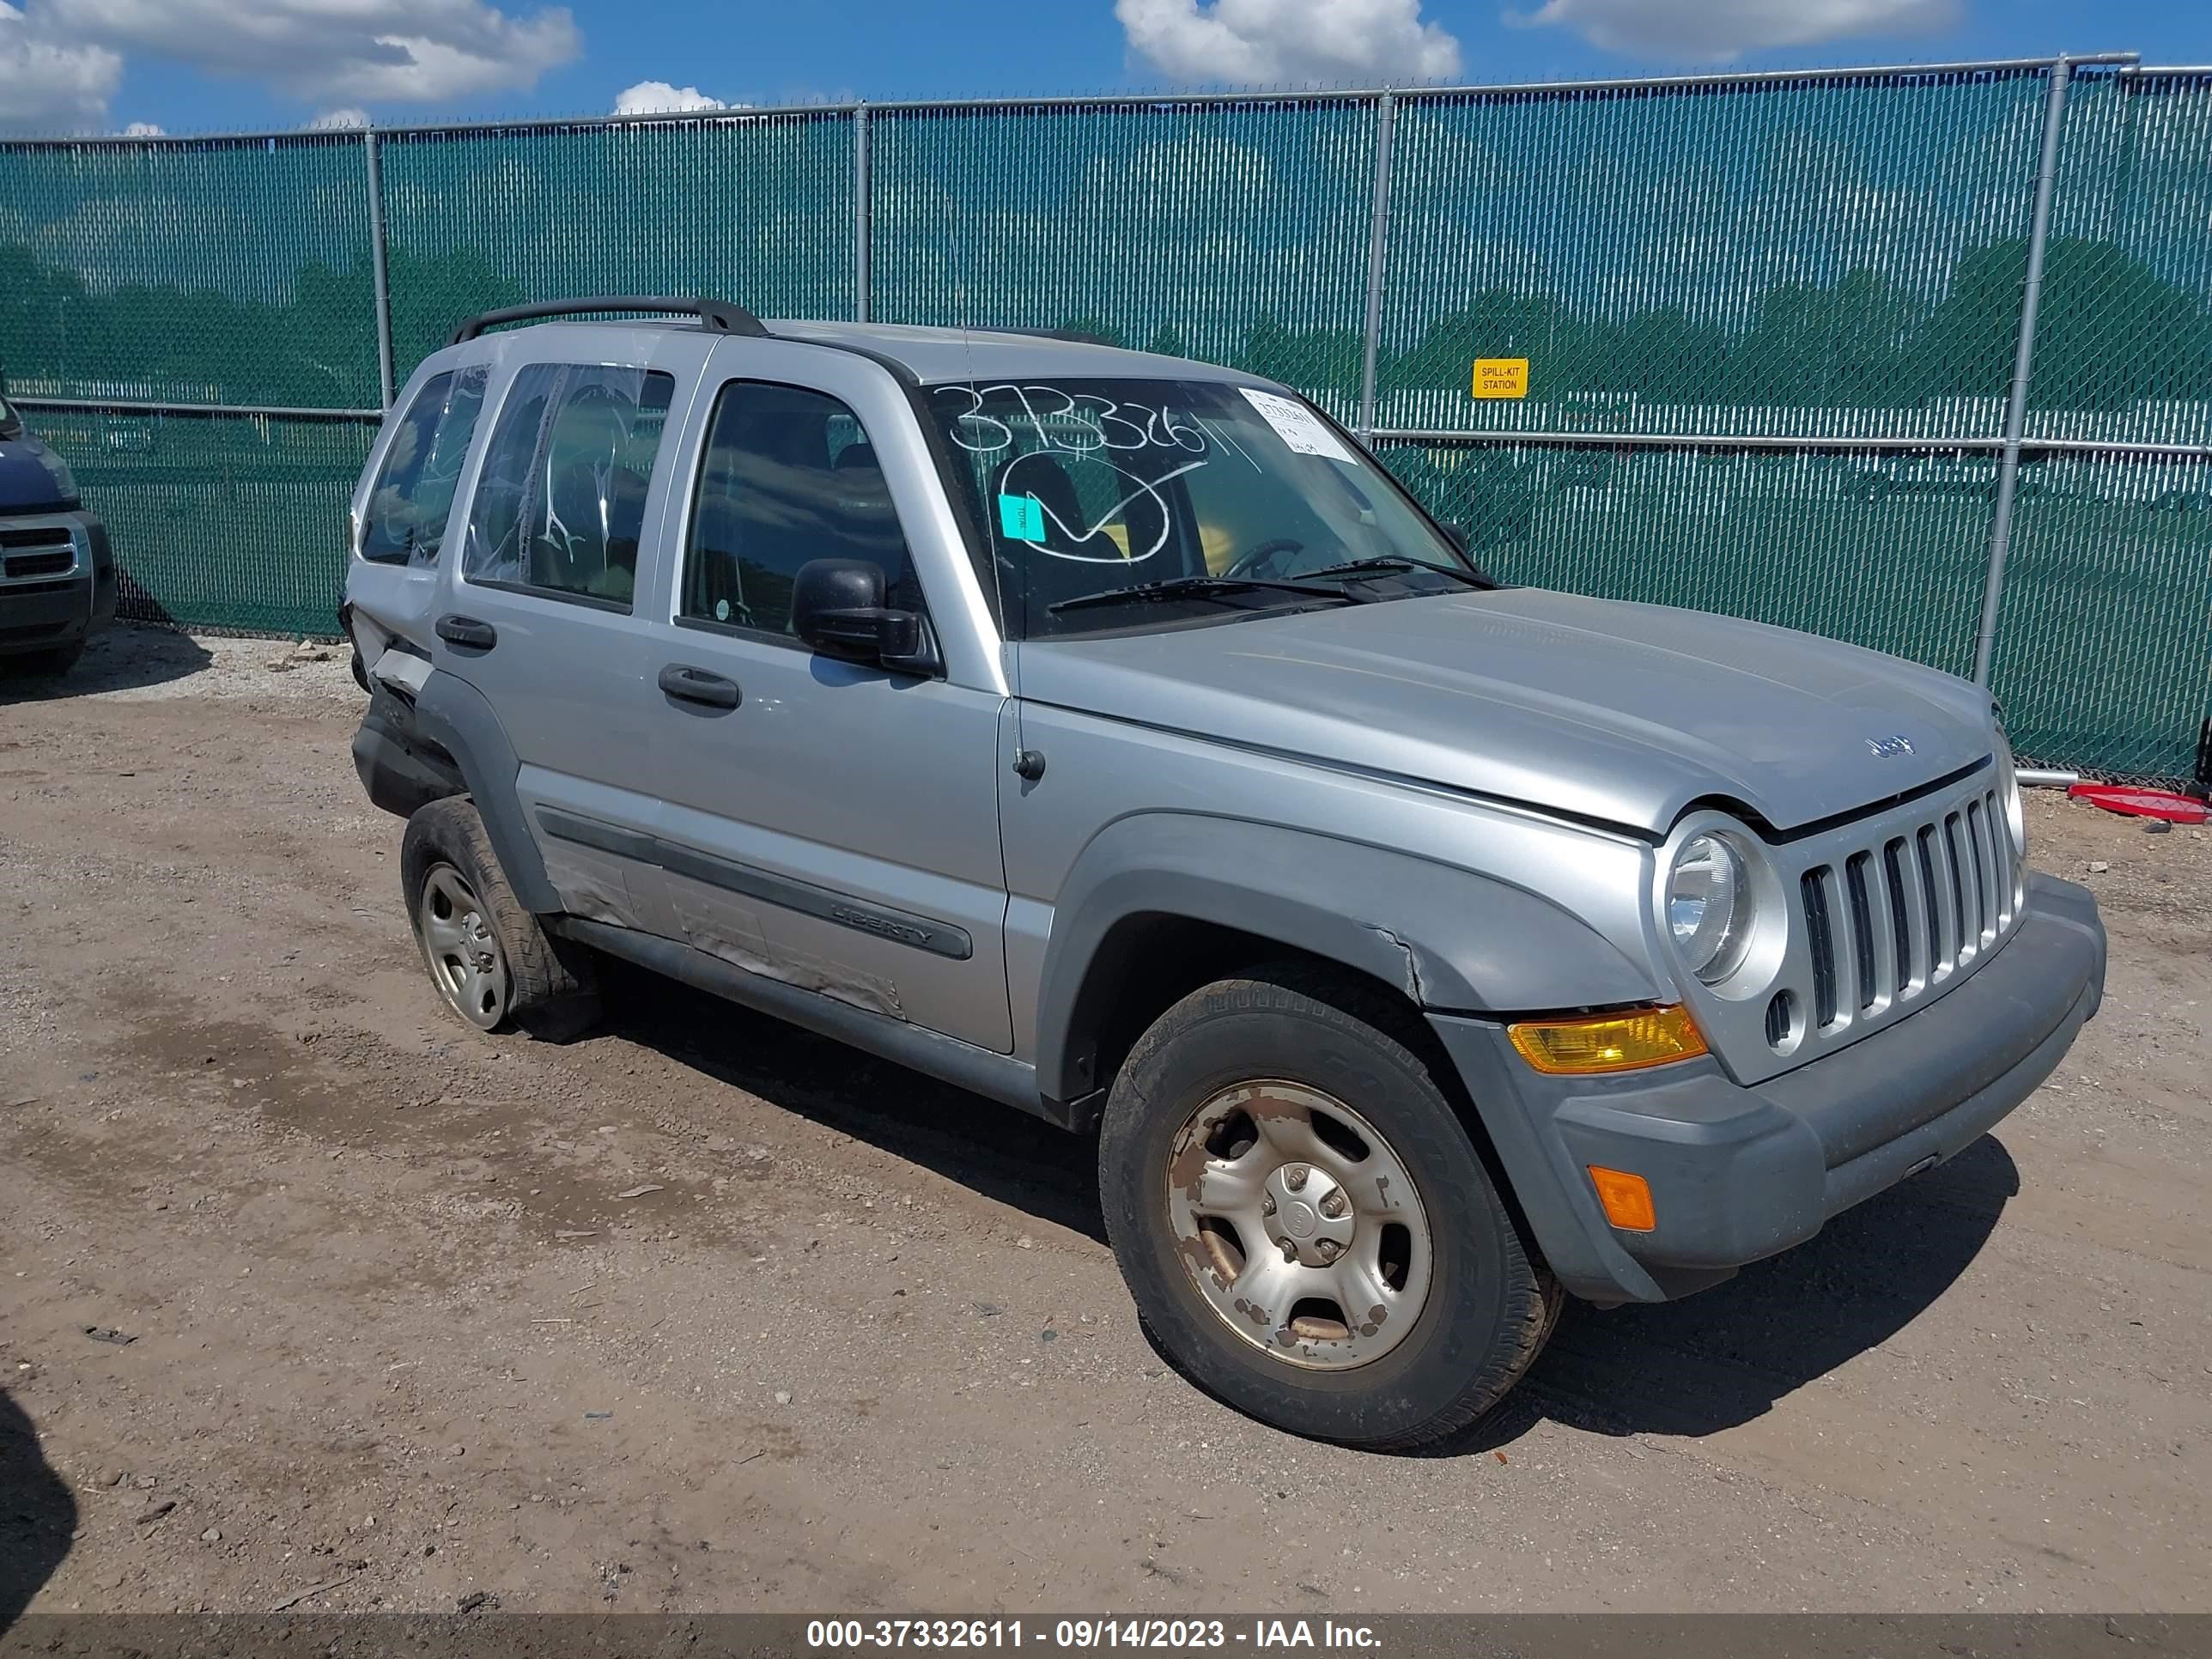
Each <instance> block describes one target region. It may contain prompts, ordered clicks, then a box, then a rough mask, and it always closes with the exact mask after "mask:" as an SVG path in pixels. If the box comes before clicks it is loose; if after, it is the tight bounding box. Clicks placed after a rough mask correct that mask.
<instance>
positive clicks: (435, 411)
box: [361, 366, 484, 565]
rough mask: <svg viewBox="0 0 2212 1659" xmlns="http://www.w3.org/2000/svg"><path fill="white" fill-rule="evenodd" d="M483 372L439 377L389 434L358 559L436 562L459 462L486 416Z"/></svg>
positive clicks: (426, 386)
mask: <svg viewBox="0 0 2212 1659" xmlns="http://www.w3.org/2000/svg"><path fill="white" fill-rule="evenodd" d="M483 394H484V370H483V368H482V367H481V366H478V367H474V368H464V369H461V370H459V372H457V373H456V372H453V371H448V372H447V373H445V374H434V375H432V376H431V377H430V379H429V380H428V381H427V382H425V383H424V385H423V387H422V391H421V392H417V393H416V398H415V401H414V403H413V404H411V405H410V406H409V408H408V410H407V413H406V414H405V415H404V416H402V417H401V419H400V422H399V428H398V431H397V432H395V433H393V434H392V447H391V448H389V449H387V450H386V452H385V454H384V465H383V466H382V467H381V468H380V469H379V470H378V471H377V475H376V487H375V489H374V490H372V491H371V492H370V494H369V498H368V514H367V517H366V520H365V521H364V522H363V523H362V529H361V556H362V558H364V559H368V560H372V561H374V562H376V563H378V564H407V565H429V564H435V563H436V562H438V549H439V547H440V546H441V544H443V542H444V541H445V538H446V520H447V515H448V514H449V513H452V511H453V487H454V485H456V484H457V483H459V482H460V477H461V461H462V459H463V458H464V457H465V455H467V453H468V451H469V444H470V441H471V440H472V439H473V438H474V437H475V436H476V431H477V416H478V415H479V414H481V413H482V412H483Z"/></svg>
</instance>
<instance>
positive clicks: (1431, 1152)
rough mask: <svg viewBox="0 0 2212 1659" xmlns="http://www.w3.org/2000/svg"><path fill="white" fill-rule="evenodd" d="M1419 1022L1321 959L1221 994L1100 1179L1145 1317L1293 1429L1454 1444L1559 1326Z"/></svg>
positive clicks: (1226, 1387) (1197, 1007) (1142, 1097)
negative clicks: (1431, 1060)
mask: <svg viewBox="0 0 2212 1659" xmlns="http://www.w3.org/2000/svg"><path fill="white" fill-rule="evenodd" d="M1414 1018H1416V1017H1415V1016H1414V1015H1413V1013H1412V1012H1411V1011H1410V1010H1409V1009H1406V1008H1405V1007H1403V1006H1402V1005H1400V1004H1398V1003H1396V1002H1395V1001H1394V1000H1392V999H1390V998H1389V997H1388V996H1387V995H1386V994H1383V992H1381V991H1380V990H1376V989H1370V987H1366V986H1364V985H1363V984H1361V983H1358V982H1357V981H1352V980H1349V979H1344V980H1339V979H1335V978H1334V977H1332V976H1329V975H1325V974H1322V973H1320V972H1316V971H1315V970H1313V969H1308V968H1306V967H1305V966H1304V965H1303V964H1286V965H1285V967H1283V968H1282V969H1277V970H1267V971H1262V972H1260V973H1256V974H1255V975H1253V976H1251V977H1249V978H1240V979H1232V980H1224V981H1218V982H1216V983H1214V984H1212V985H1208V986H1206V987H1203V988H1201V989H1200V990H1198V991H1195V992H1194V993H1192V994H1190V995H1189V996H1188V997H1186V998H1184V999H1183V1000H1182V1001H1181V1002H1179V1003H1177V1004H1176V1006H1174V1007H1172V1008H1170V1009H1169V1010H1168V1012H1166V1013H1165V1014H1164V1015H1162V1016H1161V1018H1160V1019H1159V1021H1158V1023H1157V1024H1155V1025H1153V1027H1152V1030H1149V1031H1147V1032H1146V1034H1145V1036H1143V1037H1142V1038H1140V1039H1139V1042H1138V1043H1137V1045H1136V1047H1135V1048H1134V1049H1133V1051H1132V1052H1131V1054H1130V1055H1129V1059H1128V1060H1127V1063H1126V1064H1125V1065H1124V1066H1122V1068H1121V1074H1120V1075H1119V1076H1118V1077H1117V1079H1115V1085H1114V1089H1113V1092H1112V1094H1111V1096H1110V1097H1109V1100H1108V1103H1107V1106H1106V1110H1105V1115H1104V1118H1103V1122H1102V1124H1101V1127H1100V1137H1099V1188H1100V1193H1101V1196H1102V1199H1103V1203H1104V1207H1105V1212H1106V1224H1107V1230H1108V1232H1109V1236H1110V1237H1111V1238H1112V1240H1113V1244H1114V1251H1115V1257H1116V1259H1117V1260H1118V1261H1120V1263H1121V1271H1122V1273H1123V1275H1124V1276H1125V1277H1126V1278H1127V1280H1128V1282H1129V1285H1130V1289H1131V1291H1133V1294H1134V1295H1135V1297H1136V1300H1137V1306H1138V1311H1139V1314H1140V1315H1141V1316H1142V1317H1143V1318H1144V1321H1145V1322H1146V1326H1147V1327H1148V1328H1150V1329H1151V1331H1152V1334H1153V1335H1154V1337H1155V1338H1156V1339H1157V1340H1158V1342H1159V1344H1160V1346H1161V1348H1162V1349H1163V1350H1164V1352H1166V1353H1167V1354H1168V1356H1169V1357H1170V1358H1172V1359H1173V1360H1174V1361H1175V1362H1176V1364H1177V1365H1178V1366H1179V1367H1180V1368H1181V1369H1182V1370H1184V1371H1185V1373H1186V1374H1187V1375H1188V1376H1190V1377H1191V1378H1192V1379H1193V1380H1194V1381H1195V1382H1197V1383H1199V1384H1200V1386H1202V1387H1204V1388H1206V1389H1208V1390H1209V1391H1211V1392H1212V1393H1213V1394H1215V1395H1218V1397H1220V1398H1221V1399H1222V1400H1224V1401H1226V1402H1228V1403H1229V1404H1231V1405H1232V1406H1235V1407H1237V1408H1238V1409H1240V1410H1242V1411H1244V1412H1247V1413H1250V1414H1251V1415H1252V1416H1255V1417H1257V1418H1259V1419H1261V1420H1262V1421H1264V1422H1267V1423H1272V1424H1273V1425H1276V1426H1277V1427H1279V1428H1283V1429H1287V1430H1289V1431H1291V1432H1292V1433H1294V1434H1301V1435H1307V1436H1310V1437H1315V1438H1317V1439H1323V1440H1334V1441H1339V1442H1341V1443H1346V1444H1348V1445H1356V1446H1364V1447H1371V1448H1375V1449H1411V1448H1413V1447H1417V1446H1419V1445H1422V1444H1425V1443H1429V1442H1431V1441H1435V1440H1438V1439H1441V1438H1443V1437H1446V1436H1448V1435H1450V1434H1452V1433H1453V1432H1455V1431H1457V1430H1459V1429H1461V1428H1463V1427H1464V1426H1465V1425H1468V1424H1469V1423H1472V1422H1473V1421H1474V1419H1477V1418H1479V1417H1480V1416H1481V1415H1482V1413H1485V1412H1486V1411H1487V1410H1488V1409H1489V1408H1490V1407H1492V1405H1494V1404H1495V1403H1496V1402H1497V1401H1498V1399H1499V1398H1500V1397H1501V1396H1503V1395H1504V1393H1505V1392H1506V1390H1507V1389H1510V1388H1511V1387H1512V1385H1513V1384H1514V1383H1515V1382H1516V1381H1517V1380H1518V1379H1519V1378H1520V1376H1521V1375H1522V1372H1523V1371H1525V1370H1527V1369H1528V1366H1529V1364H1531V1363H1532V1362H1533V1361H1534V1359H1535V1358H1536V1355H1537V1354H1538V1352H1541V1349H1542V1346H1543V1343H1544V1340H1545V1338H1546V1337H1547V1336H1548V1335H1549V1334H1551V1328H1552V1326H1553V1322H1554V1321H1555V1320H1556V1318H1557V1316H1558V1314H1559V1307H1560V1301H1561V1297H1560V1292H1559V1288H1558V1285H1557V1283H1556V1281H1554V1280H1553V1278H1552V1276H1551V1274H1550V1273H1549V1272H1547V1270H1546V1269H1545V1268H1544V1267H1543V1266H1542V1265H1541V1263H1540V1262H1538V1261H1535V1260H1534V1258H1533V1257H1532V1256H1531V1255H1530V1254H1529V1252H1528V1249H1527V1248H1526V1247H1525V1246H1524V1244H1523V1243H1522V1239H1521V1237H1520V1235H1519V1233H1518V1231H1516V1228H1515V1226H1514V1223H1513V1219H1512V1217H1511V1215H1510V1213H1509V1212H1508V1211H1507V1209H1506V1207H1505V1206H1504V1202H1503V1201H1502V1200H1500V1198H1499V1196H1498V1191H1497V1188H1495V1187H1494V1186H1493V1184H1492V1181H1491V1178H1490V1176H1489V1173H1488V1171H1487V1170H1486V1168H1485V1167H1484V1164H1483V1162H1482V1158H1481V1156H1480V1153H1479V1152H1477V1150H1476V1148H1475V1146H1474V1140H1473V1139H1472V1137H1471V1136H1470V1135H1469V1133H1468V1129H1467V1126H1466V1125H1465V1124H1464V1123H1463V1122H1462V1121H1461V1118H1460V1116H1459V1114H1458V1112H1457V1111H1456V1110H1455V1109H1454V1107H1453V1105H1452V1103H1451V1102H1450V1100H1449V1098H1447V1097H1446V1095H1445V1093H1444V1091H1443V1089H1442V1088H1440V1087H1439V1086H1438V1083H1437V1079H1436V1078H1435V1077H1434V1076H1433V1075H1431V1072H1430V1069H1429V1066H1428V1064H1427V1063H1426V1062H1425V1060H1423V1059H1422V1058H1421V1055H1420V1053H1419V1046H1420V1038H1419V1031H1418V1029H1417V1028H1415V1027H1413V1024H1412V1022H1413V1020H1414Z"/></svg>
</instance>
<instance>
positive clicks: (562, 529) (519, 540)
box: [462, 363, 676, 610]
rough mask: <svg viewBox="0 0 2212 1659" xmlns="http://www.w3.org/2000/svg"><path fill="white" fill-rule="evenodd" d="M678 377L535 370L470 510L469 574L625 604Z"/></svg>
mask: <svg viewBox="0 0 2212 1659" xmlns="http://www.w3.org/2000/svg"><path fill="white" fill-rule="evenodd" d="M675 392H676V382H675V380H674V379H673V377H671V376H670V375H668V374H663V373H661V372H660V371H659V370H658V369H641V368H620V367H609V366H607V365H604V364H595V363H532V364H530V365H528V366H526V367H525V368H522V369H520V370H518V371H517V372H516V374H515V377H514V383H513V386H510V387H509V388H508V390H507V402H506V404H505V405H504V406H503V407H502V408H501V410H500V416H499V422H498V424H497V425H496V426H495V427H494V428H492V435H491V442H490V444H489V447H487V448H486V449H485V451H484V459H483V467H482V469H481V470H480V471H479V474H478V477H477V489H476V501H475V502H474V505H473V506H472V507H471V510H470V513H469V528H468V546H467V554H466V557H465V559H464V561H463V564H462V570H463V574H465V575H466V576H467V578H468V580H471V581H473V582H480V583H483V584H485V585H487V586H503V587H520V588H526V589H532V590H538V591H543V592H552V593H562V594H568V595H571V596H574V597H576V598H580V599H592V600H597V601H599V602H600V603H602V604H605V605H612V606H617V607H618V608H620V609H623V610H628V609H629V603H630V596H631V593H632V592H633V590H634V589H635V586H636V582H637V554H638V542H639V538H641V536H642V535H643V533H644V528H645V497H646V492H647V488H648V487H649V485H650V484H651V483H652V479H653V462H654V459H656V458H657V457H658V455H659V452H660V440H661V437H662V435H663V434H664V432H665V429H666V428H667V425H668V405H669V403H670V401H671V398H673V397H674V395H675Z"/></svg>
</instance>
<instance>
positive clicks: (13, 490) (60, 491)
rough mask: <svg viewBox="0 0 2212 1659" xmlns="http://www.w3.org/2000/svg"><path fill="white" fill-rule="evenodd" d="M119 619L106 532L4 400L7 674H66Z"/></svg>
mask: <svg viewBox="0 0 2212 1659" xmlns="http://www.w3.org/2000/svg"><path fill="white" fill-rule="evenodd" d="M114 616H115V559H114V556H113V555H112V553H111V552H110V551H109V550H108V545H107V526H106V525H104V524H102V523H101V522H100V518H99V515H98V514H96V513H88V512H86V511H85V510H84V507H83V504H82V502H81V501H79V500H78V499H77V493H76V479H75V478H73V477H70V470H69V463H68V462H66V461H64V460H63V459H62V458H61V457H60V456H58V455H57V454H55V453H54V452H53V451H52V450H51V449H49V448H48V447H46V445H45V444H42V443H40V441H38V439H37V438H35V437H33V435H31V434H30V433H29V432H28V431H27V430H26V429H25V428H24V426H23V421H22V417H21V416H20V415H18V414H17V413H16V412H15V409H14V407H13V406H12V405H11V404H9V402H8V400H7V399H6V398H4V397H0V673H7V672H9V671H22V670H27V671H31V672H33V673H48V674H58V673H60V672H62V671H64V669H67V668H68V667H70V665H72V664H73V663H75V662H76V659H78V657H80V656H82V654H83V653H84V646H85V641H87V640H88V639H90V638H91V637H92V636H93V635H94V634H95V633H97V632H98V631H99V630H100V629H102V628H105V627H106V625H107V624H108V623H109V622H110V621H112V619H113V618H114Z"/></svg>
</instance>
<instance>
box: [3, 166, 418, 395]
mask: <svg viewBox="0 0 2212 1659" xmlns="http://www.w3.org/2000/svg"><path fill="white" fill-rule="evenodd" d="M368 246H369V232H368V177H367V170H366V167H365V165H364V161H363V155H362V140H361V137H360V136H359V135H358V134H351V135H344V136H337V137H332V136H323V135H316V136H303V137H300V138H297V139H286V140H284V141H283V142H270V141H267V140H260V141H256V142H254V143H221V142H213V141H211V142H210V143H205V144H191V145H184V144H166V145H143V146H140V145H81V146H70V145H40V146H33V145H0V368H4V369H5V370H6V371H7V374H8V378H9V386H10V387H11V388H12V389H13V390H14V391H15V392H16V393H17V394H18V395H20V396H23V397H31V396H34V395H38V394H40V393H44V394H46V395H47V396H49V397H87V398H97V397H108V398H142V399H144V400H147V401H150V402H161V403H194V404H202V403H204V404H310V405H313V406H315V407H318V408H320V407H325V406H328V407H337V408H355V409H359V408H362V407H374V405H375V404H376V402H377V393H376V319H375V312H374V288H373V283H372V279H371V275H370V270H369V264H368Z"/></svg>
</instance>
